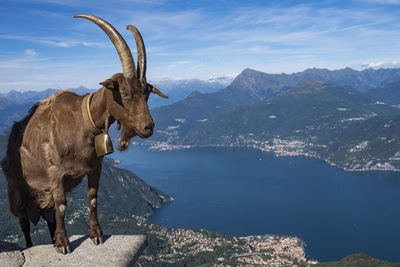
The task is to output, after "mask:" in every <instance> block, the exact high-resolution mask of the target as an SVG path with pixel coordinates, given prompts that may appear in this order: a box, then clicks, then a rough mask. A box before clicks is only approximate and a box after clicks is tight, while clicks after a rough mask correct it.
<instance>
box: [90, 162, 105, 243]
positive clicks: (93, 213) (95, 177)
mask: <svg viewBox="0 0 400 267" xmlns="http://www.w3.org/2000/svg"><path fill="white" fill-rule="evenodd" d="M100 174H101V165H100V166H99V167H98V168H97V169H95V170H94V171H93V172H92V173H89V174H88V193H87V199H88V203H89V210H90V215H89V231H90V238H91V239H92V241H93V243H94V244H95V245H98V244H101V243H103V241H102V239H101V237H102V236H103V231H102V230H101V228H100V225H99V221H98V219H97V190H98V188H99V180H100Z"/></svg>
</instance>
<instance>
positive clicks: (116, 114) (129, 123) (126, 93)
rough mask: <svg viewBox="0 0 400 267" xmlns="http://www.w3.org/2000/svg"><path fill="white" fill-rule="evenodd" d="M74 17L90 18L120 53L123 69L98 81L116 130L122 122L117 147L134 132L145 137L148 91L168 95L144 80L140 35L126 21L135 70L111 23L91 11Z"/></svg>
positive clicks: (122, 147) (148, 127)
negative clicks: (132, 39)
mask: <svg viewBox="0 0 400 267" xmlns="http://www.w3.org/2000/svg"><path fill="white" fill-rule="evenodd" d="M74 17H75V18H85V19H88V20H91V21H92V22H94V23H96V24H97V25H98V26H99V27H100V28H101V29H103V31H104V32H105V33H106V34H107V36H108V37H109V38H110V40H111V41H112V43H113V44H114V46H115V48H116V50H117V52H118V55H119V57H120V60H121V64H122V69H123V73H118V74H115V75H114V76H112V77H111V78H109V79H107V80H105V81H104V82H101V83H100V84H101V85H103V86H104V87H105V88H106V89H108V90H106V95H107V110H108V112H109V113H110V115H111V116H112V117H113V118H115V119H116V120H117V121H118V122H117V128H118V130H119V129H120V126H121V124H122V131H121V135H120V139H121V140H120V144H119V149H120V150H125V149H126V148H127V147H128V145H129V141H130V139H131V138H132V137H134V136H136V135H138V136H139V137H142V138H147V137H150V136H151V135H152V134H153V128H154V122H153V119H152V117H151V115H150V112H149V108H148V106H147V100H148V98H149V95H150V93H151V92H152V93H155V94H157V95H159V96H161V97H164V98H168V97H167V96H166V95H164V94H163V93H161V92H160V91H159V90H158V89H157V88H155V87H154V86H152V85H151V84H149V83H147V81H146V49H145V46H144V43H143V39H142V36H141V35H140V33H139V31H138V30H137V29H136V28H135V27H134V26H132V25H128V26H127V27H126V28H127V29H128V30H130V31H131V32H132V33H133V36H134V37H135V41H136V46H137V54H138V67H137V70H136V68H135V62H134V61H133V57H132V54H131V51H130V49H129V47H128V45H127V44H126V42H125V40H124V39H123V38H122V36H121V35H120V33H119V32H118V31H117V30H116V29H115V28H114V27H113V26H112V25H111V24H109V23H108V22H107V21H105V20H103V19H101V18H98V17H95V16H92V15H86V14H80V15H75V16H74Z"/></svg>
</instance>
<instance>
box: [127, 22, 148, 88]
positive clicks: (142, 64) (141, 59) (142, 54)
mask: <svg viewBox="0 0 400 267" xmlns="http://www.w3.org/2000/svg"><path fill="white" fill-rule="evenodd" d="M126 29H127V30H130V31H131V32H132V33H133V36H135V41H136V46H137V53H138V67H137V68H138V70H137V71H138V78H139V79H140V80H143V81H146V65H147V60H146V48H145V47H144V43H143V38H142V35H141V34H140V32H139V31H138V29H137V28H136V27H135V26H132V25H128V26H126Z"/></svg>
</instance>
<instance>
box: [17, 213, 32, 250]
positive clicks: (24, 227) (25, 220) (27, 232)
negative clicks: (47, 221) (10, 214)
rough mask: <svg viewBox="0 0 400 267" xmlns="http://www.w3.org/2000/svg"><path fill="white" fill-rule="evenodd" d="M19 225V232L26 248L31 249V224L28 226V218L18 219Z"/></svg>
mask: <svg viewBox="0 0 400 267" xmlns="http://www.w3.org/2000/svg"><path fill="white" fill-rule="evenodd" d="M19 224H20V225H21V230H22V232H23V233H24V235H25V243H26V248H30V247H32V239H31V224H30V222H29V220H28V218H26V217H20V218H19Z"/></svg>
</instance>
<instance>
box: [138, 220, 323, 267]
mask: <svg viewBox="0 0 400 267" xmlns="http://www.w3.org/2000/svg"><path fill="white" fill-rule="evenodd" d="M143 224H145V220H143V219H142V221H141V225H143ZM147 229H148V230H147V231H148V234H149V235H153V236H154V237H157V238H158V239H159V240H162V241H165V243H166V244H167V248H165V247H164V249H163V250H161V251H159V252H158V253H157V254H149V253H144V254H143V255H142V256H141V258H140V259H139V263H140V264H141V265H142V266H147V264H149V263H152V264H156V265H157V264H162V265H171V266H172V265H173V264H177V263H182V262H184V261H186V260H187V259H192V260H193V261H196V258H199V260H201V259H207V263H210V261H211V262H213V266H299V265H300V266H309V265H313V264H317V263H318V262H317V261H312V260H308V259H306V257H305V252H304V246H303V242H302V241H301V240H300V239H299V238H297V237H289V236H280V235H256V236H248V237H234V236H226V235H223V234H219V233H215V232H211V231H207V230H202V229H200V230H189V229H180V228H178V229H175V228H167V227H162V226H159V225H153V224H149V225H147Z"/></svg>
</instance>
